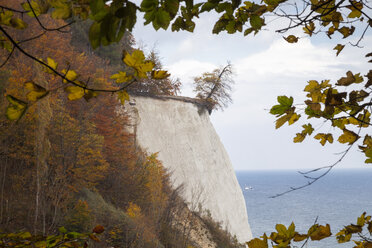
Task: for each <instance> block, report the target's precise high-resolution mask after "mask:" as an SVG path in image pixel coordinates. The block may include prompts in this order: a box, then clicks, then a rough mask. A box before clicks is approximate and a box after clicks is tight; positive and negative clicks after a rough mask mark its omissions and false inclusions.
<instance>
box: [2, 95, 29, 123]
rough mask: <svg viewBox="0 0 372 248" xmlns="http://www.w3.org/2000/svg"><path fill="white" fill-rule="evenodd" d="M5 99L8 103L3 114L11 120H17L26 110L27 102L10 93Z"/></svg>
mask: <svg viewBox="0 0 372 248" xmlns="http://www.w3.org/2000/svg"><path fill="white" fill-rule="evenodd" d="M6 99H7V100H8V103H9V104H8V107H7V108H6V113H5V116H6V117H7V118H8V119H9V120H11V121H17V120H19V119H20V118H21V117H22V116H23V115H24V113H25V112H26V110H27V103H25V102H24V101H22V100H19V99H17V98H15V97H13V96H11V95H7V96H6Z"/></svg>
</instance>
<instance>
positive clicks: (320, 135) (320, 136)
mask: <svg viewBox="0 0 372 248" xmlns="http://www.w3.org/2000/svg"><path fill="white" fill-rule="evenodd" d="M314 139H317V140H320V144H321V145H322V146H324V145H325V143H326V142H327V141H328V142H329V143H331V144H332V143H333V136H332V134H330V133H328V134H325V133H318V134H317V135H315V136H314Z"/></svg>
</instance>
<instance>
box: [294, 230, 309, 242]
mask: <svg viewBox="0 0 372 248" xmlns="http://www.w3.org/2000/svg"><path fill="white" fill-rule="evenodd" d="M305 239H307V235H306V234H299V233H297V232H296V233H295V236H294V237H293V241H294V242H301V241H303V240H305Z"/></svg>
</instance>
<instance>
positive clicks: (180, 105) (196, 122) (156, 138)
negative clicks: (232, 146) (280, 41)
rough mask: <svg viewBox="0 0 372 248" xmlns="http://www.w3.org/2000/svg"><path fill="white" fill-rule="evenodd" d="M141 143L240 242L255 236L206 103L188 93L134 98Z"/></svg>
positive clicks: (194, 205)
mask: <svg viewBox="0 0 372 248" xmlns="http://www.w3.org/2000/svg"><path fill="white" fill-rule="evenodd" d="M124 110H125V111H126V112H128V113H129V114H130V116H132V121H133V124H134V125H133V132H135V133H136V140H137V143H138V144H139V145H140V146H141V147H142V148H144V149H145V150H147V151H148V152H150V153H154V152H159V156H158V157H159V159H160V160H161V161H162V162H163V165H164V166H165V167H166V168H168V169H169V170H170V171H171V173H172V175H171V178H172V180H173V185H174V186H175V187H177V186H179V185H183V187H184V188H183V193H182V196H183V197H184V199H185V200H186V201H187V202H188V204H189V207H190V208H191V209H192V210H198V208H199V206H202V207H203V209H204V210H206V209H208V211H209V212H210V214H211V215H212V217H213V218H214V219H215V220H216V221H219V222H221V223H222V224H223V226H224V227H226V228H227V230H229V231H230V233H231V234H233V235H236V237H237V238H238V241H240V242H244V241H248V240H249V239H251V238H252V233H251V230H250V227H249V224H248V216H247V211H246V206H245V201H244V198H243V194H242V191H241V188H240V186H239V184H238V181H237V179H236V176H235V172H234V170H233V167H232V164H231V161H230V159H229V156H228V154H227V152H226V150H225V148H224V146H223V144H222V143H221V141H220V139H219V137H218V135H217V133H216V131H215V129H214V128H213V125H212V123H211V122H210V119H209V114H208V112H207V110H206V109H205V107H204V106H203V104H202V103H201V102H198V101H197V100H195V99H192V98H185V97H147V96H131V101H130V103H129V104H126V106H125V109H124Z"/></svg>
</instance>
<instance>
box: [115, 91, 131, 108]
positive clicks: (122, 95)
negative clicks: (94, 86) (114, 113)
mask: <svg viewBox="0 0 372 248" xmlns="http://www.w3.org/2000/svg"><path fill="white" fill-rule="evenodd" d="M117 94H118V99H119V100H120V102H121V104H122V105H124V104H125V101H129V94H128V92H127V91H125V90H122V91H119V92H117Z"/></svg>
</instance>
